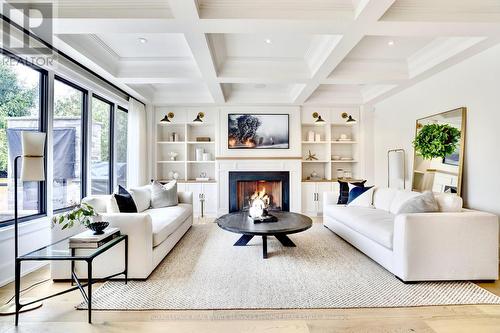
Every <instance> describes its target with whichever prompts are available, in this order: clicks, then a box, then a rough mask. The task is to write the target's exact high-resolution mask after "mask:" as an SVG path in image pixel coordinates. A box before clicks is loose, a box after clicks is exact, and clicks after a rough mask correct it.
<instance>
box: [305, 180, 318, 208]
mask: <svg viewBox="0 0 500 333" xmlns="http://www.w3.org/2000/svg"><path fill="white" fill-rule="evenodd" d="M317 209H318V205H317V202H316V183H302V212H303V213H304V214H307V215H316V214H317Z"/></svg>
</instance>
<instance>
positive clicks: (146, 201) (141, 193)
mask: <svg viewBox="0 0 500 333" xmlns="http://www.w3.org/2000/svg"><path fill="white" fill-rule="evenodd" d="M128 191H129V192H130V194H131V195H132V198H134V201H135V205H136V206H137V212H139V213H141V212H143V211H145V210H146V209H149V207H151V186H150V185H145V186H139V187H131V188H130V189H129V190H128Z"/></svg>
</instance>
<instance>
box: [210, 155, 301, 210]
mask: <svg viewBox="0 0 500 333" xmlns="http://www.w3.org/2000/svg"><path fill="white" fill-rule="evenodd" d="M230 171H261V172H262V171H269V172H272V171H288V172H289V173H290V211H291V212H297V213H300V211H301V186H300V185H301V177H302V174H301V163H300V160H299V159H296V160H292V159H282V160H281V159H273V160H261V159H255V160H248V159H245V160H241V159H240V160H238V159H237V158H235V159H234V160H229V159H225V160H221V161H219V182H218V184H219V198H218V200H217V201H218V208H217V213H218V216H221V215H224V214H227V213H228V212H229V172H230Z"/></svg>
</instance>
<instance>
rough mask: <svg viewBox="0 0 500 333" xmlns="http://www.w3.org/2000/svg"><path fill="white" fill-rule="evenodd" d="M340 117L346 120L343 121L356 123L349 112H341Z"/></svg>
mask: <svg viewBox="0 0 500 333" xmlns="http://www.w3.org/2000/svg"><path fill="white" fill-rule="evenodd" d="M342 118H343V119H346V118H347V120H346V121H345V122H346V123H348V124H354V123H356V119H354V118H353V117H352V116H351V115H350V114H347V112H344V113H342Z"/></svg>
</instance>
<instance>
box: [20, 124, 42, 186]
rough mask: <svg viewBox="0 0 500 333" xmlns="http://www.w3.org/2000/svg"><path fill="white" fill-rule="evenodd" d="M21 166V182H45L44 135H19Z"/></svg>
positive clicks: (23, 133) (38, 133)
mask: <svg viewBox="0 0 500 333" xmlns="http://www.w3.org/2000/svg"><path fill="white" fill-rule="evenodd" d="M21 141H22V148H23V150H22V156H23V164H22V168H21V180H22V181H25V182H28V181H42V180H45V165H44V159H43V157H44V155H45V133H41V132H28V131H24V132H22V133H21Z"/></svg>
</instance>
